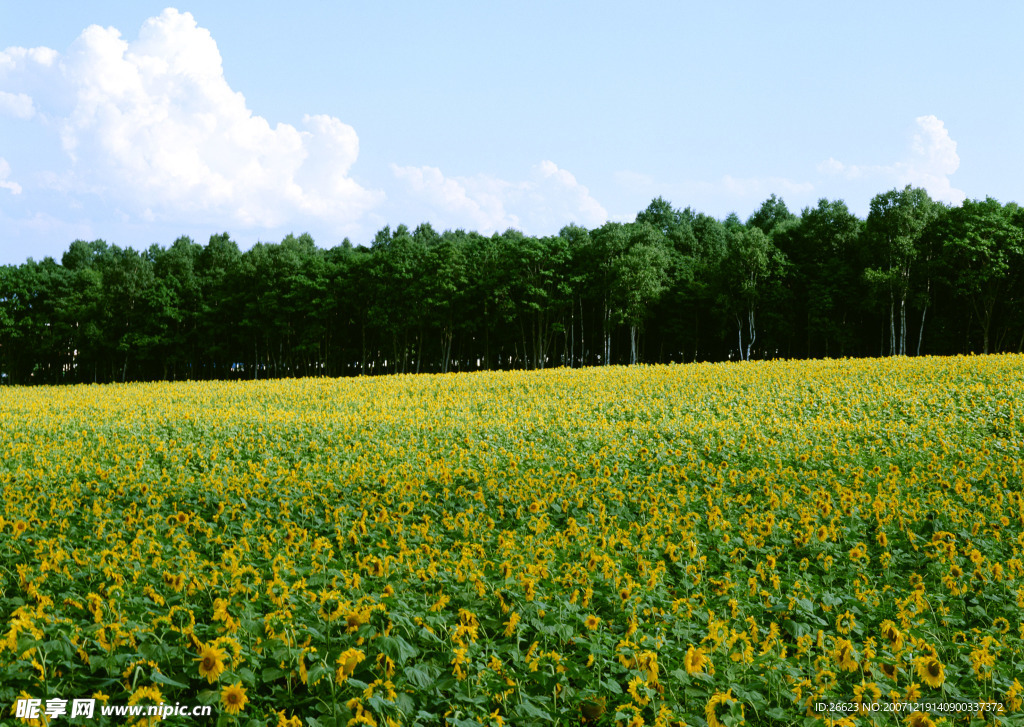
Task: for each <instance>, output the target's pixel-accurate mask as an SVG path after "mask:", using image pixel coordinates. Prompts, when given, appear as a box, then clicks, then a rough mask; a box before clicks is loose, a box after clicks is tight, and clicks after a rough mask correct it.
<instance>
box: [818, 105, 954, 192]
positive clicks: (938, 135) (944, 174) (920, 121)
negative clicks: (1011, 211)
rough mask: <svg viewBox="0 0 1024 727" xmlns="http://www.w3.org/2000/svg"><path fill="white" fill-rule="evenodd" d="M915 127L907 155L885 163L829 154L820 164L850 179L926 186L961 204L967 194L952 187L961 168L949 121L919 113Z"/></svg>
mask: <svg viewBox="0 0 1024 727" xmlns="http://www.w3.org/2000/svg"><path fill="white" fill-rule="evenodd" d="M915 124H916V130H915V132H914V134H913V137H912V139H911V144H910V149H909V150H908V153H907V157H906V158H905V159H903V160H901V161H898V162H895V163H893V164H886V165H857V164H844V163H843V162H841V161H839V160H837V159H833V158H831V157H830V158H829V159H827V160H825V161H824V162H822V163H821V164H819V165H818V170H819V171H821V172H823V173H825V174H830V175H841V176H844V177H846V178H847V179H860V178H865V177H867V178H877V179H884V180H888V181H889V183H892V184H895V185H896V186H901V187H902V186H905V185H907V184H910V185H913V186H915V187H923V188H924V189H926V190H927V191H928V194H929V195H931V196H932V197H933V198H934V199H937V200H939V201H941V202H951V203H953V204H960V203H961V202H963V201H964V199H965V198H966V196H967V195H965V194H964V192H963V191H962V190H959V189H956V188H955V187H953V184H952V182H951V181H950V179H949V178H950V176H951V175H952V174H953V173H954V172H956V170H957V169H959V168H960V156H959V155H958V154H957V153H956V142H955V141H953V139H952V138H951V137H950V135H949V130H948V129H947V128H946V125H945V124H944V123H943V122H942V121H941V120H940V119H938V118H936V117H935V116H932V115H929V116H918V117H917V119H915Z"/></svg>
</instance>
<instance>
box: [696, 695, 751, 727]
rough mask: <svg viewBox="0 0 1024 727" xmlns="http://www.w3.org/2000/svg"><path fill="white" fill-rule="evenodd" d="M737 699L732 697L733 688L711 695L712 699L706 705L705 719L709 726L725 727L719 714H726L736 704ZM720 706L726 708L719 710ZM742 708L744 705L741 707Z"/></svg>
mask: <svg viewBox="0 0 1024 727" xmlns="http://www.w3.org/2000/svg"><path fill="white" fill-rule="evenodd" d="M735 703H736V701H735V700H734V699H733V698H732V690H731V689H730V690H729V691H727V692H725V693H722V692H715V693H714V694H712V695H711V699H709V700H708V703H707V706H705V707H704V719H705V720H706V721H707V723H708V727H724V725H723V724H722V721H721V720H720V719H718V716H719V714H724V713H725V712H726V711H728V710H729V708H730V707H731V706H732V705H733V704H735ZM719 707H724V708H725V709H723V710H721V712H719V709H718V708H719ZM741 709H742V707H741Z"/></svg>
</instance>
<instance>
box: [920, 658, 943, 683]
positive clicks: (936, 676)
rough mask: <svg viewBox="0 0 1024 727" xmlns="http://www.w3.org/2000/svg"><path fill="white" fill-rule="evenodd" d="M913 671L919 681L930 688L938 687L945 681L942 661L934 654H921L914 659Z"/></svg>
mask: <svg viewBox="0 0 1024 727" xmlns="http://www.w3.org/2000/svg"><path fill="white" fill-rule="evenodd" d="M914 671H915V672H917V675H918V676H919V677H921V681H923V682H924V683H925V684H927V685H928V686H929V687H931V688H932V689H938V688H939V687H940V686H942V682H944V681H946V671H945V668H944V667H943V666H942V662H941V661H939V660H938V659H936V658H935V657H934V656H921V657H918V658H917V659H915V660H914Z"/></svg>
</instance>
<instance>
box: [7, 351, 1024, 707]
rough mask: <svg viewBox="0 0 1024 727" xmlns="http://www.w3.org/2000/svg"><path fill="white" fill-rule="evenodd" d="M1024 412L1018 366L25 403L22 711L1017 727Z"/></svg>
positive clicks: (772, 366) (15, 401)
mask: <svg viewBox="0 0 1024 727" xmlns="http://www.w3.org/2000/svg"><path fill="white" fill-rule="evenodd" d="M1022 401H1024V357H1021V356H1019V355H1004V356H988V357H977V358H974V357H971V358H963V357H957V358H947V359H940V358H920V359H910V358H889V359H878V360H858V361H850V360H845V361H819V362H804V363H801V362H781V361H771V362H751V363H733V364H717V365H710V364H696V365H686V366H659V367H649V366H636V367H629V368H625V367H602V368H594V369H588V370H573V369H568V368H563V369H558V370H549V371H543V372H486V373H476V374H448V375H443V376H440V375H439V376H393V377H378V378H366V379H359V380H356V379H315V378H306V379H302V380H278V381H258V382H252V381H249V382H230V383H225V382H199V383H158V384H129V385H112V386H105V387H97V386H79V387H64V388H47V387H33V388H16V387H7V388H4V389H0V490H2V492H3V502H4V510H3V513H2V514H0V532H2V534H3V535H2V537H0V705H3V706H4V709H5V710H6V709H7V706H8V705H11V704H12V703H13V701H14V700H15V699H16V698H17V697H18V696H19V695H22V694H25V695H29V696H32V697H35V698H39V699H44V700H45V699H49V698H65V699H75V698H82V697H88V696H89V695H93V694H95V693H101V694H102V695H103V696H104V697H105V698H108V699H109V700H110V702H111V703H112V704H126V703H128V702H131V701H132V700H136V701H137V700H139V699H142V698H143V697H144V696H146V695H148V696H149V697H150V698H154V699H156V700H157V701H161V700H162V701H164V702H167V703H169V704H174V703H175V702H180V703H182V704H190V703H196V702H199V703H203V704H211V705H214V706H215V711H219V713H220V717H219V721H218V724H243V725H247V726H249V725H257V724H258V725H266V724H295V723H296V721H298V722H299V723H301V724H307V725H311V726H313V727H316V725H322V726H323V727H334V726H336V725H356V724H365V725H380V726H381V727H384V726H385V725H389V726H390V725H397V724H401V725H423V726H424V727H426V725H440V724H448V725H466V726H468V725H470V724H475V725H479V724H484V725H492V726H493V725H501V724H515V725H547V724H561V725H570V724H572V725H579V724H587V725H600V726H602V727H609V726H610V725H613V724H633V725H641V724H655V725H678V724H682V723H684V721H685V723H686V724H689V725H699V726H703V725H705V724H711V725H714V724H719V723H720V724H726V725H740V724H748V725H752V726H753V725H792V724H800V725H803V724H806V725H811V724H831V723H832V722H830V718H835V719H836V720H838V719H839V718H840V717H842V716H843V715H837V714H831V715H829V714H824V713H821V712H820V711H818V712H816V711H815V708H814V705H815V703H817V702H826V703H829V702H831V703H838V702H842V703H847V704H852V705H861V707H858V709H860V710H861V712H860V713H859V714H857V715H853V716H852V717H851V719H850V720H849V723H853V721H856V723H857V724H862V725H872V724H878V725H881V724H892V723H893V721H892V719H891V718H892V717H893V714H892V713H886V712H885V711H882V710H884V707H885V705H890V707H891V706H892V705H893V704H903V703H909V702H919V703H935V704H941V703H976V702H985V703H989V704H990V705H994V704H995V703H998V704H999V705H1002V709H1003V711H1002V712H998V713H994V712H988V713H986V714H987V720H991V719H992V718H995V720H996V721H997V722H1002V723H1007V724H1008V723H1010V721H1011V720H1016V719H1018V718H1019V713H1020V712H1019V710H1020V707H1021V694H1022V688H1021V685H1020V683H1019V681H1018V680H1019V665H1020V663H1021V661H1022V658H1024V641H1022V638H1021V633H1020V631H1019V629H1018V625H1019V624H1020V623H1021V622H1022V620H1024V619H1022V616H1021V609H1022V603H1024V581H1022V579H1024V564H1022V561H1024V550H1022V549H1024V500H1022V497H1021V488H1022V476H1024V470H1022V465H1021V462H1022V461H1024V456H1022V451H1021V450H1022V446H1024V412H1022V411H1021V408H1020V402H1022ZM154 695H155V696H154ZM218 705H219V706H218ZM871 705H879V707H878V709H879V710H880V711H877V712H869V711H868V709H867V708H868V707H869V706H871ZM931 711H932V715H931V717H932V718H934V719H939V718H940V717H942V716H945V717H948V718H949V719H950V720H951V721H952V719H953V718H954V717H955V718H956V719H957V720H959V719H960V718H961V716H960V715H957V714H951V713H949V712H948V711H943V709H941V708H936V709H933V710H931ZM898 716H900V717H901V718H905V717H908V716H909V714H908V713H906V712H904V713H902V714H900V715H898ZM5 717H6V715H5ZM292 718H297V719H296V720H295V721H292V722H288V721H287V720H290V719H292ZM922 719H924V715H923V714H922V715H921V717H919V718H918V721H917V722H916V723H915V724H926V723H925V722H923V721H921V720H922ZM11 720H13V717H11ZM7 723H8V722H7V721H5V724H7ZM67 723H68V724H91V721H89V720H84V719H70V720H68V722H67ZM986 723H988V721H986Z"/></svg>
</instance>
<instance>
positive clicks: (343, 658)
mask: <svg viewBox="0 0 1024 727" xmlns="http://www.w3.org/2000/svg"><path fill="white" fill-rule="evenodd" d="M365 658H366V654H364V653H363V652H362V650H360V649H346V650H345V651H343V652H342V653H341V655H340V656H339V657H338V661H337V664H338V673H337V674H336V678H337V681H338V683H339V684H341V683H342V682H344V681H345V680H346V679H348V678H349V677H350V676H352V672H354V671H355V670H356V667H357V666H359V664H360V662H362V661H363V660H364V659H365Z"/></svg>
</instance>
